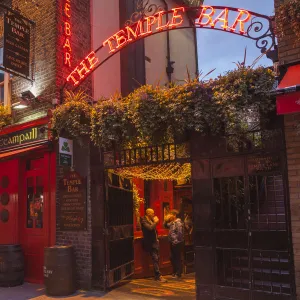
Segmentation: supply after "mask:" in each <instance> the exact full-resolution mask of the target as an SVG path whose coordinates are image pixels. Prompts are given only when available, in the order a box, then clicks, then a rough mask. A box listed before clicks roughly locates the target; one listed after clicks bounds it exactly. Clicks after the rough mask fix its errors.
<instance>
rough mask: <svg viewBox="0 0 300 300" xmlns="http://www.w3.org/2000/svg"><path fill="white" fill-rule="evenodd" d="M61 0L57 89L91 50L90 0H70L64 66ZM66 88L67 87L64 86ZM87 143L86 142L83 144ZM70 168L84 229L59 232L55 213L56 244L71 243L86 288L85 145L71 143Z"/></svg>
mask: <svg viewBox="0 0 300 300" xmlns="http://www.w3.org/2000/svg"><path fill="white" fill-rule="evenodd" d="M65 3H66V1H65V0H59V1H57V20H58V22H57V25H56V28H57V39H56V71H57V73H56V87H57V90H58V92H60V88H61V87H62V86H63V85H64V83H65V79H66V77H67V76H68V74H69V73H70V72H71V71H72V70H73V69H74V68H75V67H76V65H77V64H78V63H79V62H80V61H81V60H82V59H83V58H84V57H86V55H87V54H88V53H89V52H90V51H91V24H90V1H89V0H72V1H71V2H70V3H71V7H70V15H71V18H70V24H71V31H72V35H71V38H70V44H71V47H72V60H71V67H67V66H66V65H64V49H63V45H64V42H65V38H64V21H65V20H66V16H65V14H64V4H65ZM66 88H69V86H66ZM81 89H82V90H85V91H86V92H87V93H88V94H89V95H90V96H91V91H92V86H91V79H89V80H87V81H86V82H85V83H84V85H82V86H81ZM84 144H85V145H88V144H89V143H88V141H86V142H85V143H84ZM74 168H75V170H76V171H77V172H78V173H79V174H80V175H81V176H83V177H86V178H87V181H88V185H87V223H88V225H87V226H88V227H87V231H80V232H66V231H65V232H63V231H60V228H59V214H57V227H56V229H57V236H56V243H57V244H59V245H66V244H71V245H73V246H74V248H75V255H76V267H77V279H78V284H79V287H81V288H85V289H89V288H91V285H92V224H91V222H92V220H91V218H92V217H91V197H90V158H89V148H86V147H83V146H82V145H79V144H75V145H74ZM62 172H63V170H62V168H58V176H57V184H58V180H59V179H60V178H61V176H62ZM58 206H59V191H58V192H57V207H58Z"/></svg>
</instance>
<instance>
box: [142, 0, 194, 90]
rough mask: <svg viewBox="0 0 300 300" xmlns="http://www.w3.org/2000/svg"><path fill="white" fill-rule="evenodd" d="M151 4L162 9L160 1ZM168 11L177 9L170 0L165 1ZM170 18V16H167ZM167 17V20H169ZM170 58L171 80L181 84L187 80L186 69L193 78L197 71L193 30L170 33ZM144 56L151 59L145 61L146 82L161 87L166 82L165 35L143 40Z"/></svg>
mask: <svg viewBox="0 0 300 300" xmlns="http://www.w3.org/2000/svg"><path fill="white" fill-rule="evenodd" d="M151 2H152V3H153V4H156V5H159V6H161V7H163V8H164V3H163V1H161V0H152V1H151ZM167 4H168V9H169V10H171V9H172V8H173V7H178V4H176V3H175V2H174V1H172V0H167ZM169 16H170V17H171V14H170V15H169ZM170 17H169V18H170ZM187 20H188V18H187V17H186V18H185V23H184V25H186V26H188V25H189V24H188V21H187ZM169 33H170V57H171V61H175V64H173V68H174V73H173V74H172V80H173V81H178V82H181V81H183V80H184V79H186V78H187V69H188V70H189V73H190V75H191V77H195V76H196V75H195V74H196V71H197V63H196V61H197V58H196V54H195V43H196V41H195V35H194V31H193V29H180V30H174V31H170V32H169ZM145 55H146V56H147V57H149V58H150V59H151V62H150V63H149V62H147V61H146V80H147V83H149V84H157V83H158V82H159V83H160V84H161V85H163V84H165V83H167V82H168V77H167V73H166V67H167V59H166V57H167V33H166V32H163V33H159V34H156V35H154V36H151V37H148V38H146V39H145Z"/></svg>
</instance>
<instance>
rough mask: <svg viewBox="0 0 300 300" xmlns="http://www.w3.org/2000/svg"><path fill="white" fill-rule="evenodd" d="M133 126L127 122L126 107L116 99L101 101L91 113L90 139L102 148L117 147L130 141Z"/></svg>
mask: <svg viewBox="0 0 300 300" xmlns="http://www.w3.org/2000/svg"><path fill="white" fill-rule="evenodd" d="M133 131H134V126H133V125H132V123H131V122H130V121H129V118H128V111H127V107H126V105H125V103H124V102H122V101H119V100H118V99H116V98H111V99H109V100H105V99H103V100H101V101H99V102H98V104H97V105H96V106H95V107H94V108H93V110H92V113H91V139H92V141H93V142H94V143H95V144H96V145H98V146H99V147H103V148H111V147H118V146H121V145H124V144H126V143H127V142H129V141H130V137H133V136H134V134H133Z"/></svg>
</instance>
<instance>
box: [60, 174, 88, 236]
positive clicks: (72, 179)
mask: <svg viewBox="0 0 300 300" xmlns="http://www.w3.org/2000/svg"><path fill="white" fill-rule="evenodd" d="M59 192H60V230H62V231H79V230H86V229H87V218H86V210H87V203H86V198H87V197H86V179H84V178H82V177H81V176H80V175H79V174H78V173H76V172H74V171H71V172H69V173H67V174H66V176H64V178H62V179H61V180H60V183H59Z"/></svg>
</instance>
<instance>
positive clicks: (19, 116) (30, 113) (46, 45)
mask: <svg viewBox="0 0 300 300" xmlns="http://www.w3.org/2000/svg"><path fill="white" fill-rule="evenodd" d="M12 2H13V5H15V6H18V7H19V9H20V11H21V13H22V14H23V15H24V16H25V17H28V18H29V19H31V20H33V21H34V22H35V23H36V26H35V41H34V43H31V45H32V47H31V53H35V66H34V75H35V79H36V80H35V82H34V83H31V82H29V81H27V80H25V79H21V78H18V77H16V76H14V78H13V81H12V103H16V102H18V101H19V100H20V96H21V93H22V92H24V91H26V90H31V91H32V92H33V94H34V95H35V96H40V97H41V102H40V103H38V104H36V105H35V106H33V107H28V108H27V109H22V110H15V111H14V120H15V122H18V123H22V122H25V121H29V120H33V119H37V118H40V117H43V116H45V115H46V114H47V110H48V109H49V108H51V107H52V104H51V100H52V97H54V98H55V91H56V86H55V77H56V66H55V43H56V17H55V16H56V1H55V0H43V1H42V2H41V5H40V7H39V9H37V8H36V6H35V5H34V4H32V3H30V2H29V1H28V3H27V4H26V1H24V0H13V1H12ZM32 41H33V40H32ZM34 44H35V47H34V48H35V49H33V46H34ZM33 51H34V52H33ZM49 102H50V103H49Z"/></svg>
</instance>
